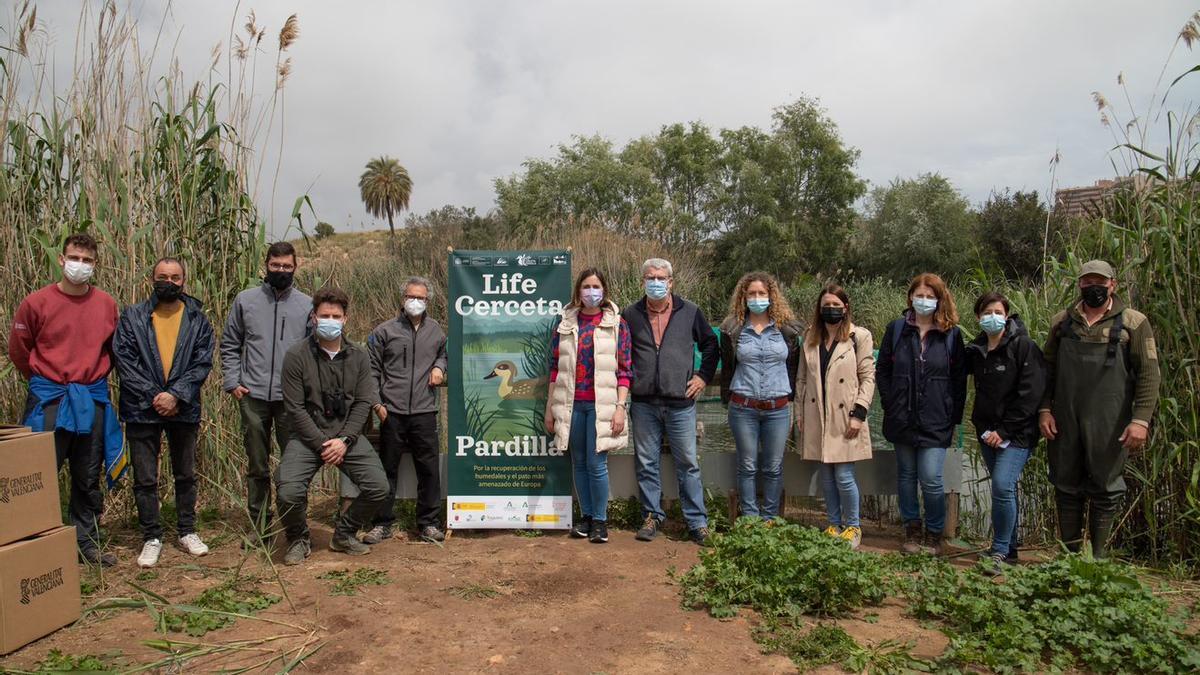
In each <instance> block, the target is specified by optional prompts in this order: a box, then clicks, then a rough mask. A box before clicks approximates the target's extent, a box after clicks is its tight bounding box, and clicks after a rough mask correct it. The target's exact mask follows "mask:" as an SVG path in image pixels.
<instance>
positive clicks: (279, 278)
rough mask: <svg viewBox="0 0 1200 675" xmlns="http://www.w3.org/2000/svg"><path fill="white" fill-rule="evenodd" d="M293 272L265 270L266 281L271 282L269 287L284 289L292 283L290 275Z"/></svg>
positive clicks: (291, 275) (293, 273)
mask: <svg viewBox="0 0 1200 675" xmlns="http://www.w3.org/2000/svg"><path fill="white" fill-rule="evenodd" d="M295 274H296V273H295V272H276V271H274V270H271V271H268V272H267V283H268V284H271V288H274V289H275V290H277V291H282V290H286V289H287V288H289V287H290V286H291V285H292V277H293V276H294V275H295Z"/></svg>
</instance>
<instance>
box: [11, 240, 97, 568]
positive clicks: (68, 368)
mask: <svg viewBox="0 0 1200 675" xmlns="http://www.w3.org/2000/svg"><path fill="white" fill-rule="evenodd" d="M97 252H98V246H97V244H96V240H95V239H93V238H92V237H91V236H90V235H87V234H74V235H71V236H70V237H67V240H66V242H64V244H63V250H62V254H61V255H59V257H58V263H59V265H61V266H62V270H63V275H62V279H61V280H60V281H58V282H56V283H53V284H50V285H48V286H45V287H43V288H41V289H39V290H37V291H34V292H33V293H30V294H29V295H28V296H27V297H26V298H25V299H24V300H22V301H21V305H20V307H18V308H17V313H16V315H15V316H14V317H13V325H12V332H11V333H10V334H9V337H8V358H9V359H10V360H11V361H12V362H13V365H15V366H16V367H17V370H19V371H20V372H21V374H22V375H23V376H24V377H25V379H26V380H28V381H29V386H30V392H29V399H28V401H27V403H26V418H25V419H26V423H27V424H31V425H33V426H36V427H38V428H36V429H34V430H35V431H53V432H54V446H55V450H56V452H57V455H58V465H59V467H60V468H61V467H62V465H63V463H69V464H70V473H71V502H70V511H71V520H72V521H73V523H74V525H75V535H76V540H77V543H78V545H79V554H80V557H81V558H83V560H85V561H87V562H89V563H92V564H100V565H104V566H109V565H114V564H116V562H117V559H116V556H115V555H113V554H112V553H102V552H101V551H100V547H99V541H100V531H99V525H98V522H99V518H100V513H101V510H102V507H103V499H102V497H101V494H100V473H101V470H102V469H101V467H102V466H103V464H104V461H105V451H106V447H105V446H106V441H107V442H108V443H109V444H110V445H111V443H112V442H113V441H114V440H115V442H116V443H117V451H118V453H119V452H120V438H121V437H120V433H121V432H120V426H119V425H118V424H115V421H116V418H115V415H114V414H113V409H112V405H111V403H110V402H109V401H108V383H107V378H108V373H109V371H110V370H112V367H113V356H112V337H113V332H114V331H115V329H116V325H117V303H116V302H115V301H114V300H113V298H112V296H110V295H109V294H108V293H105V292H104V291H102V290H100V289H99V288H96V287H94V286H92V285H91V284H90V283H89V281H90V279H91V277H92V272H93V271H94V270H95V267H96V260H97V257H98V256H97ZM60 412H62V413H63V414H61V415H60ZM114 434H115V435H114Z"/></svg>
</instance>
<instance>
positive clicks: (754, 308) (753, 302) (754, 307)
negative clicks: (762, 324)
mask: <svg viewBox="0 0 1200 675" xmlns="http://www.w3.org/2000/svg"><path fill="white" fill-rule="evenodd" d="M770 306H771V301H770V299H768V298H748V299H747V300H746V309H748V310H750V311H751V312H753V313H755V314H762V313H763V312H765V311H767V308H768V307H770Z"/></svg>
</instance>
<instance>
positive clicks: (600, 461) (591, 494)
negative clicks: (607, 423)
mask: <svg viewBox="0 0 1200 675" xmlns="http://www.w3.org/2000/svg"><path fill="white" fill-rule="evenodd" d="M567 445H568V447H569V448H570V449H571V466H572V467H573V468H574V469H575V494H577V495H579V512H580V513H582V514H583V516H584V517H585V518H594V519H596V520H608V453H607V452H596V402H595V401H575V407H574V408H573V409H572V410H571V436H570V439H569V441H568V443H567Z"/></svg>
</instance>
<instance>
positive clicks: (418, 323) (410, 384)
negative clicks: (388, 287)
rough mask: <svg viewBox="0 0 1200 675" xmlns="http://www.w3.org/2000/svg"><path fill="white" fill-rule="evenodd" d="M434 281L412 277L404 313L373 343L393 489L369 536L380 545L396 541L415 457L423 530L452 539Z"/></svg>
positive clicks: (383, 454)
mask: <svg viewBox="0 0 1200 675" xmlns="http://www.w3.org/2000/svg"><path fill="white" fill-rule="evenodd" d="M428 303H429V281H428V280H427V279H424V278H422V277H411V278H409V279H408V281H406V282H405V284H404V299H403V307H404V309H403V311H402V312H401V313H400V316H398V317H396V318H394V319H390V320H388V321H385V322H383V323H381V324H380V325H379V326H378V327H376V328H375V330H373V331H371V336H370V338H368V340H367V350H368V351H369V352H370V354H371V371H372V373H374V376H375V379H376V380H377V381H378V383H379V397H380V400H381V401H382V402H381V403H380V404H379V405H378V406H376V413H377V414H378V415H379V418H380V419H381V420H383V424H382V426H381V428H380V430H379V457H380V459H381V460H382V461H383V469H384V471H385V472H386V473H387V477H388V486H389V487H390V489H391V501H389V502H388V507H386V508H383V509H380V510H379V513H378V514H376V516H375V520H374V523H373V524H374V527H373V528H371V531H370V532H367V534H366V535H365V536H364V537H363V541H364V542H366V543H368V544H377V543H379V542H380V541H383V540H384V539H388V538H390V537H391V536H392V528H393V527H394V526H395V524H396V515H395V510H394V508H393V506H392V504H393V503H394V502H395V500H396V484H397V479H398V474H399V470H400V456H401V455H402V454H404V453H405V452H411V453H412V457H413V467H414V468H415V470H416V474H417V530H418V532H419V534H420V537H421V539H424V540H425V541H428V542H430V543H434V542H439V541H442V540H444V539H445V538H446V535H445V534H444V533H443V532H442V528H441V524H442V523H441V518H440V517H439V516H440V513H441V508H440V507H441V503H442V482H441V457H440V455H439V454H438V426H437V417H438V392H437V387H438V386H439V385H441V384H442V383H443V382H444V381H445V380H446V333H445V332H443V331H442V327H441V326H440V325H438V322H437V321H434V320H433V319H431V318H429V317H428V316H427V315H426V314H425V308H426V306H427V305H428Z"/></svg>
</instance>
